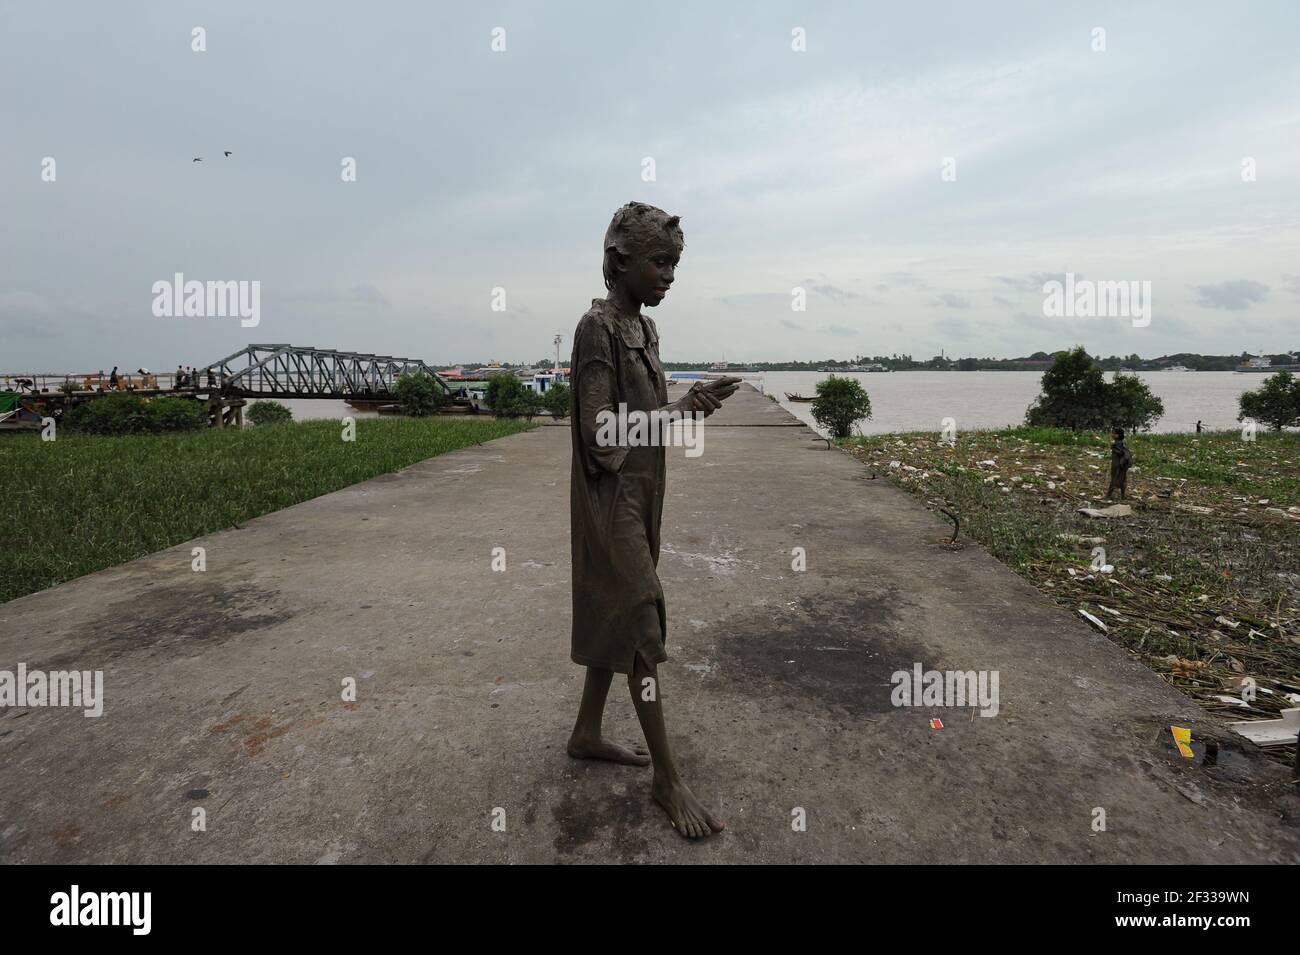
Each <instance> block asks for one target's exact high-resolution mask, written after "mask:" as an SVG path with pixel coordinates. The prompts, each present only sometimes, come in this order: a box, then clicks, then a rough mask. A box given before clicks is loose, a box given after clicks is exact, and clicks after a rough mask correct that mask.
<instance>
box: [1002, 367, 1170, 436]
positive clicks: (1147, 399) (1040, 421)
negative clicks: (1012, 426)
mask: <svg viewBox="0 0 1300 955" xmlns="http://www.w3.org/2000/svg"><path fill="white" fill-rule="evenodd" d="M1164 413H1165V407H1164V404H1163V403H1162V402H1161V401H1160V399H1159V398H1157V397H1156V396H1155V395H1153V394H1151V389H1150V388H1148V387H1147V385H1146V383H1145V382H1144V381H1142V380H1141V379H1140V378H1138V377H1137V376H1136V375H1120V374H1117V375H1116V376H1115V381H1114V382H1113V383H1110V384H1107V382H1106V376H1105V374H1104V373H1103V372H1102V370H1101V365H1099V364H1098V363H1097V362H1096V361H1095V360H1093V358H1092V357H1091V356H1089V354H1088V353H1087V352H1086V351H1084V350H1083V347H1082V346H1077V347H1075V348H1074V349H1072V350H1071V351H1068V352H1057V354H1056V357H1055V359H1054V360H1053V361H1052V367H1051V368H1049V369H1047V371H1045V372H1044V373H1043V391H1042V394H1040V395H1039V396H1038V397H1037V398H1035V399H1034V403H1033V404H1032V405H1030V406H1029V410H1028V411H1026V412H1025V423H1026V424H1029V425H1032V426H1034V427H1038V428H1069V429H1070V430H1072V431H1091V430H1101V429H1105V430H1109V429H1110V428H1116V427H1119V428H1127V429H1129V430H1133V431H1141V430H1143V429H1146V428H1150V427H1151V426H1152V425H1153V424H1154V423H1155V422H1156V420H1157V419H1158V418H1159V417H1160V416H1161V415H1163V414H1164Z"/></svg>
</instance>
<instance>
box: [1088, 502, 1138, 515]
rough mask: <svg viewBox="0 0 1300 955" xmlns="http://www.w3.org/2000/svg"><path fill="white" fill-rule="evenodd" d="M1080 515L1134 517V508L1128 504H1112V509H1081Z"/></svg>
mask: <svg viewBox="0 0 1300 955" xmlns="http://www.w3.org/2000/svg"><path fill="white" fill-rule="evenodd" d="M1079 513H1080V514H1082V515H1084V516H1085V517H1132V516H1133V508H1131V507H1129V506H1128V505H1127V504H1112V505H1111V506H1110V507H1102V508H1097V507H1081V508H1079Z"/></svg>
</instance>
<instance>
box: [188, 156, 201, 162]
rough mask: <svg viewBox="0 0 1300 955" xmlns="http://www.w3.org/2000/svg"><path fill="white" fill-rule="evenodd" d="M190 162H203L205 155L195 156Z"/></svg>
mask: <svg viewBox="0 0 1300 955" xmlns="http://www.w3.org/2000/svg"><path fill="white" fill-rule="evenodd" d="M190 162H203V157H202V156H195V157H194V158H193V159H191V160H190Z"/></svg>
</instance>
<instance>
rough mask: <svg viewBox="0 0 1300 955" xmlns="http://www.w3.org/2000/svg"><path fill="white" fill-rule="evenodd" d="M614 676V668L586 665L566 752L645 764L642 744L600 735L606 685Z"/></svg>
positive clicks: (580, 755) (576, 756)
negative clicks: (623, 742) (576, 717)
mask: <svg viewBox="0 0 1300 955" xmlns="http://www.w3.org/2000/svg"><path fill="white" fill-rule="evenodd" d="M613 679H614V671H613V670H603V669H600V668H599V667H587V680H586V682H585V683H584V684H583V686H582V703H581V704H579V706H578V721H577V723H575V724H574V726H573V734H572V735H571V736H570V737H569V755H570V756H572V757H573V758H574V759H608V760H610V761H611V762H615V763H626V764H628V765H629V766H648V765H650V754H649V753H647V752H646V748H645V747H644V746H641V745H640V744H635V745H632V746H623V745H620V744H619V743H610V742H607V741H606V740H604V739H602V738H601V735H600V729H601V723H602V721H603V720H604V717H605V697H606V696H607V695H608V694H609V685H610V683H611V682H612V681H613Z"/></svg>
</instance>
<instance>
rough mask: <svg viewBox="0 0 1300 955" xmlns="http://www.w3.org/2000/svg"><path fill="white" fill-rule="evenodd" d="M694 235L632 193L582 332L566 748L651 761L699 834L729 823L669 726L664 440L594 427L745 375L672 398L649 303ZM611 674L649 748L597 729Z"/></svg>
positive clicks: (610, 233) (727, 392)
mask: <svg viewBox="0 0 1300 955" xmlns="http://www.w3.org/2000/svg"><path fill="white" fill-rule="evenodd" d="M685 244H686V243H685V238H684V237H683V235H682V230H681V226H680V225H679V219H678V217H677V216H669V215H668V214H667V213H665V212H664V211H663V210H662V209H657V208H655V207H654V206H650V205H646V204H645V203H641V202H630V203H628V204H627V205H625V206H623V208H621V209H619V210H618V212H616V213H614V218H613V220H612V221H611V222H610V224H609V229H608V230H607V231H606V232H605V244H604V247H603V250H604V263H603V271H604V274H605V288H606V289H607V290H608V294H607V295H606V296H605V298H603V299H594V300H593V301H592V303H591V308H590V309H588V310H587V313H586V314H585V315H583V316H582V319H581V321H579V322H578V328H577V331H575V332H574V336H573V358H572V361H571V362H570V368H571V369H572V374H571V380H572V397H571V399H570V400H571V402H572V407H571V412H572V418H571V428H572V437H573V440H572V444H573V460H572V470H571V475H570V486H569V490H570V494H569V508H570V520H571V545H572V551H573V632H572V649H571V653H570V656H571V658H572V660H573V662H574V663H578V664H581V665H583V666H585V667H586V668H587V674H586V682H585V684H584V686H583V690H582V701H581V703H580V704H579V707H578V718H577V722H576V723H575V724H574V727H573V733H572V735H571V736H570V737H569V745H568V752H569V755H570V756H572V757H574V758H577V759H607V760H612V761H613V762H616V763H626V764H629V765H632V766H645V765H647V764H651V763H653V766H654V779H653V782H652V783H651V794H652V795H653V797H654V799H655V801H656V802H658V803H659V805H660V806H662V807H663V810H664V812H666V813H667V814H668V818H669V820H670V821H671V823H672V825H673V827H674V828H675V829H676V830H677V832H678V833H680V834H681V835H683V836H686V837H688V838H692V839H698V838H701V837H704V836H709V835H712V834H713V833H715V832H720V831H721V830H722V828H723V823H722V822H720V821H719V820H718V819H717V818H716V817H715V816H714V815H713V813H711V812H709V810H707V809H705V808H704V806H703V805H701V803H700V801H699V800H698V799H697V798H696V797H695V795H694V794H693V793H692V792H691V790H690V789H689V788H687V786H686V784H685V783H684V782H682V780H681V778H680V777H679V776H678V773H677V766H676V764H675V762H674V761H673V754H672V750H671V749H670V747H669V745H668V731H667V729H666V728H665V725H664V714H663V704H662V689H661V686H660V683H659V673H658V665H659V664H660V663H663V662H664V661H665V660H667V659H668V654H667V652H666V650H665V644H666V640H667V614H666V610H665V606H664V592H663V588H662V587H661V586H660V584H659V575H658V571H657V567H658V563H659V528H660V522H661V519H662V517H663V505H664V490H665V474H666V469H665V462H666V458H665V448H664V446H663V444H662V443H658V444H655V443H651V444H650V445H649V446H620V445H617V444H612V443H610V442H609V441H608V440H607V439H603V438H602V437H601V435H600V434H599V433H598V417H600V416H601V413H602V412H604V413H605V415H604V417H606V418H607V417H608V415H609V414H610V413H611V412H614V411H617V412H618V413H620V414H623V413H628V412H637V411H639V412H651V411H655V410H660V409H662V410H664V411H671V412H677V413H679V414H684V415H687V416H694V417H696V418H697V419H698V418H700V417H705V416H708V415H710V414H712V413H713V412H714V411H716V410H718V408H720V407H721V406H722V402H723V400H724V399H726V398H728V397H730V396H731V395H732V394H734V393H735V391H736V388H737V387H738V386H739V384H740V379H739V378H725V377H724V378H717V379H712V380H710V381H707V382H706V381H700V382H696V383H695V384H694V385H693V386H692V387H691V389H690V391H689V392H687V393H686V394H685V395H683V396H682V397H681V398H680V399H679V400H677V401H675V402H672V403H671V404H670V403H669V402H668V396H667V387H666V384H665V382H664V373H663V367H662V366H661V365H660V363H659V331H658V329H657V328H656V327H655V323H654V322H653V321H652V320H651V319H649V318H647V317H646V316H645V315H643V314H641V307H642V306H643V305H644V306H647V307H649V308H654V307H655V306H656V305H658V304H659V303H660V302H662V301H663V300H664V296H666V295H667V294H668V290H669V288H670V287H671V286H672V284H673V279H674V276H675V271H676V268H677V263H678V261H679V260H680V258H681V254H682V249H683V248H684V247H685ZM695 426H696V427H699V425H698V424H697V425H695ZM615 673H621V674H624V675H626V676H627V681H628V689H629V690H630V691H631V694H632V705H633V706H634V707H635V709H636V715H637V719H638V720H639V721H640V723H641V730H642V732H643V733H644V734H645V741H646V744H647V746H648V752H647V748H646V747H642V746H639V745H632V746H624V745H620V744H619V743H614V742H610V741H608V740H606V739H605V738H604V737H603V736H602V735H601V721H602V717H603V715H604V711H605V698H606V696H607V694H608V693H609V687H610V683H611V681H612V680H613V677H614V674H615Z"/></svg>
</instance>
